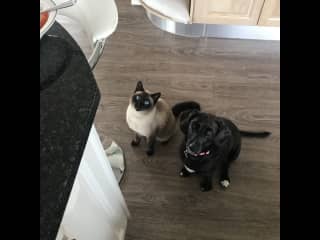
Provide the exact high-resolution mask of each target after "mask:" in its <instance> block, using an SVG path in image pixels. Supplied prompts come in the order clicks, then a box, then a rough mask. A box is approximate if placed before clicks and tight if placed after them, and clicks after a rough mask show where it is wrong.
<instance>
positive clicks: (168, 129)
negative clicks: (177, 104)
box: [126, 98, 176, 141]
mask: <svg viewBox="0 0 320 240" xmlns="http://www.w3.org/2000/svg"><path fill="white" fill-rule="evenodd" d="M126 118H127V124H128V126H129V128H130V129H131V130H133V131H134V132H136V133H138V134H139V135H141V136H144V137H147V138H149V137H151V136H154V135H155V136H156V139H157V140H158V141H168V140H169V139H170V137H172V135H173V134H174V133H175V131H176V119H175V117H174V115H173V113H172V111H171V108H170V106H169V105H168V104H167V103H166V102H165V101H164V100H163V99H161V98H159V100H158V101H157V103H156V105H155V106H154V107H153V108H152V110H148V111H136V109H135V108H134V106H133V105H132V103H131V100H130V102H129V106H128V108H127V112H126Z"/></svg>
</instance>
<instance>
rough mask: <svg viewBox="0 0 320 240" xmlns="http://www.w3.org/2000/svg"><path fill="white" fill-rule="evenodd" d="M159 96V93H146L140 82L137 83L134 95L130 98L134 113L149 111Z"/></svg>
mask: <svg viewBox="0 0 320 240" xmlns="http://www.w3.org/2000/svg"><path fill="white" fill-rule="evenodd" d="M160 96H161V93H160V92H157V93H148V92H146V91H145V90H144V88H143V84H142V82H141V81H139V82H138V83H137V86H136V89H135V91H134V94H133V96H132V98H131V104H132V105H133V106H134V108H135V109H136V111H146V110H151V109H152V108H153V107H154V106H155V104H156V103H157V101H158V100H159V98H160Z"/></svg>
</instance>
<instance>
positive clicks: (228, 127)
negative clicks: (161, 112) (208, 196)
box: [180, 110, 270, 192]
mask: <svg viewBox="0 0 320 240" xmlns="http://www.w3.org/2000/svg"><path fill="white" fill-rule="evenodd" d="M180 128H181V130H182V132H183V133H184V134H185V140H184V142H183V143H182V145H181V150H180V151H181V157H182V161H183V163H184V167H183V168H182V170H181V171H180V176H182V177H187V176H189V175H190V174H191V173H197V174H199V175H200V176H201V177H202V181H201V183H200V189H201V191H203V192H204V191H209V190H211V188H212V176H213V173H214V172H215V170H216V169H217V168H219V169H220V170H221V173H220V174H221V175H220V184H221V186H222V187H224V188H227V187H228V186H229V184H230V178H229V167H230V164H231V162H233V161H234V160H236V159H237V157H238V156H239V154H240V150H241V136H246V137H261V138H262V137H267V136H269V135H270V133H269V132H247V131H240V130H239V129H238V128H237V126H236V125H235V124H234V123H232V122H231V121H230V120H228V119H226V118H222V117H217V116H214V115H212V114H209V113H205V112H200V111H198V110H192V111H185V112H183V113H182V114H181V116H180Z"/></svg>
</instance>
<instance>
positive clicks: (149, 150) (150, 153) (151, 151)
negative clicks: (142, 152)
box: [146, 149, 154, 156]
mask: <svg viewBox="0 0 320 240" xmlns="http://www.w3.org/2000/svg"><path fill="white" fill-rule="evenodd" d="M146 153H147V155H148V156H152V155H153V154H154V149H148V150H147V151H146Z"/></svg>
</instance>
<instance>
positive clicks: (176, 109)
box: [172, 101, 200, 118]
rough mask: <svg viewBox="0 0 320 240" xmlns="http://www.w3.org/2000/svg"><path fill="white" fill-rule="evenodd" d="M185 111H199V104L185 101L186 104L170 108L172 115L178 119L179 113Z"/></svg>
mask: <svg viewBox="0 0 320 240" xmlns="http://www.w3.org/2000/svg"><path fill="white" fill-rule="evenodd" d="M186 110H198V111H200V104H199V103H197V102H194V101H187V102H181V103H177V104H176V105H174V106H173V107H172V112H173V115H174V116H175V117H176V118H178V117H179V115H180V113H182V112H184V111H186Z"/></svg>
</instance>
